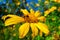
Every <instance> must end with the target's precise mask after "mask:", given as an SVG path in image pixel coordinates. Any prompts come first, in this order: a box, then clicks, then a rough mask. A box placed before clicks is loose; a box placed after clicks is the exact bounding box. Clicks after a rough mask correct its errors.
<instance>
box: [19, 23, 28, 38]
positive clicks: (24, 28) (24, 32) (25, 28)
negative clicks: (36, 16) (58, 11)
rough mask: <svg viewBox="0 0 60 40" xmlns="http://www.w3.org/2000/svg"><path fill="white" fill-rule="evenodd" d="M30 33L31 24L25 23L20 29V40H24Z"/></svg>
mask: <svg viewBox="0 0 60 40" xmlns="http://www.w3.org/2000/svg"><path fill="white" fill-rule="evenodd" d="M28 31H29V23H25V24H23V25H21V26H20V27H19V38H24V37H25V36H26V35H27V33H28Z"/></svg>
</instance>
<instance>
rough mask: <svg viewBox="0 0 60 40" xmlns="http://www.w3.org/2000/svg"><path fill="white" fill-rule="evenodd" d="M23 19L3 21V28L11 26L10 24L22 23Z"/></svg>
mask: <svg viewBox="0 0 60 40" xmlns="http://www.w3.org/2000/svg"><path fill="white" fill-rule="evenodd" d="M23 21H24V19H23V18H22V17H16V18H9V19H7V20H6V21H5V26H8V25H12V24H17V23H20V22H23Z"/></svg>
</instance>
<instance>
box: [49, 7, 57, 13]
mask: <svg viewBox="0 0 60 40" xmlns="http://www.w3.org/2000/svg"><path fill="white" fill-rule="evenodd" d="M56 9H57V7H55V6H53V7H52V8H50V9H49V11H50V12H53V11H54V10H56Z"/></svg>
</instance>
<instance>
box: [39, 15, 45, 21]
mask: <svg viewBox="0 0 60 40" xmlns="http://www.w3.org/2000/svg"><path fill="white" fill-rule="evenodd" d="M38 20H40V21H42V22H45V21H46V18H45V16H41V17H38Z"/></svg>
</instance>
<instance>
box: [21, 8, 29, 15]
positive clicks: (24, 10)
mask: <svg viewBox="0 0 60 40" xmlns="http://www.w3.org/2000/svg"><path fill="white" fill-rule="evenodd" d="M21 12H23V14H24V15H28V14H29V12H28V11H27V10H26V9H21Z"/></svg>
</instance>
